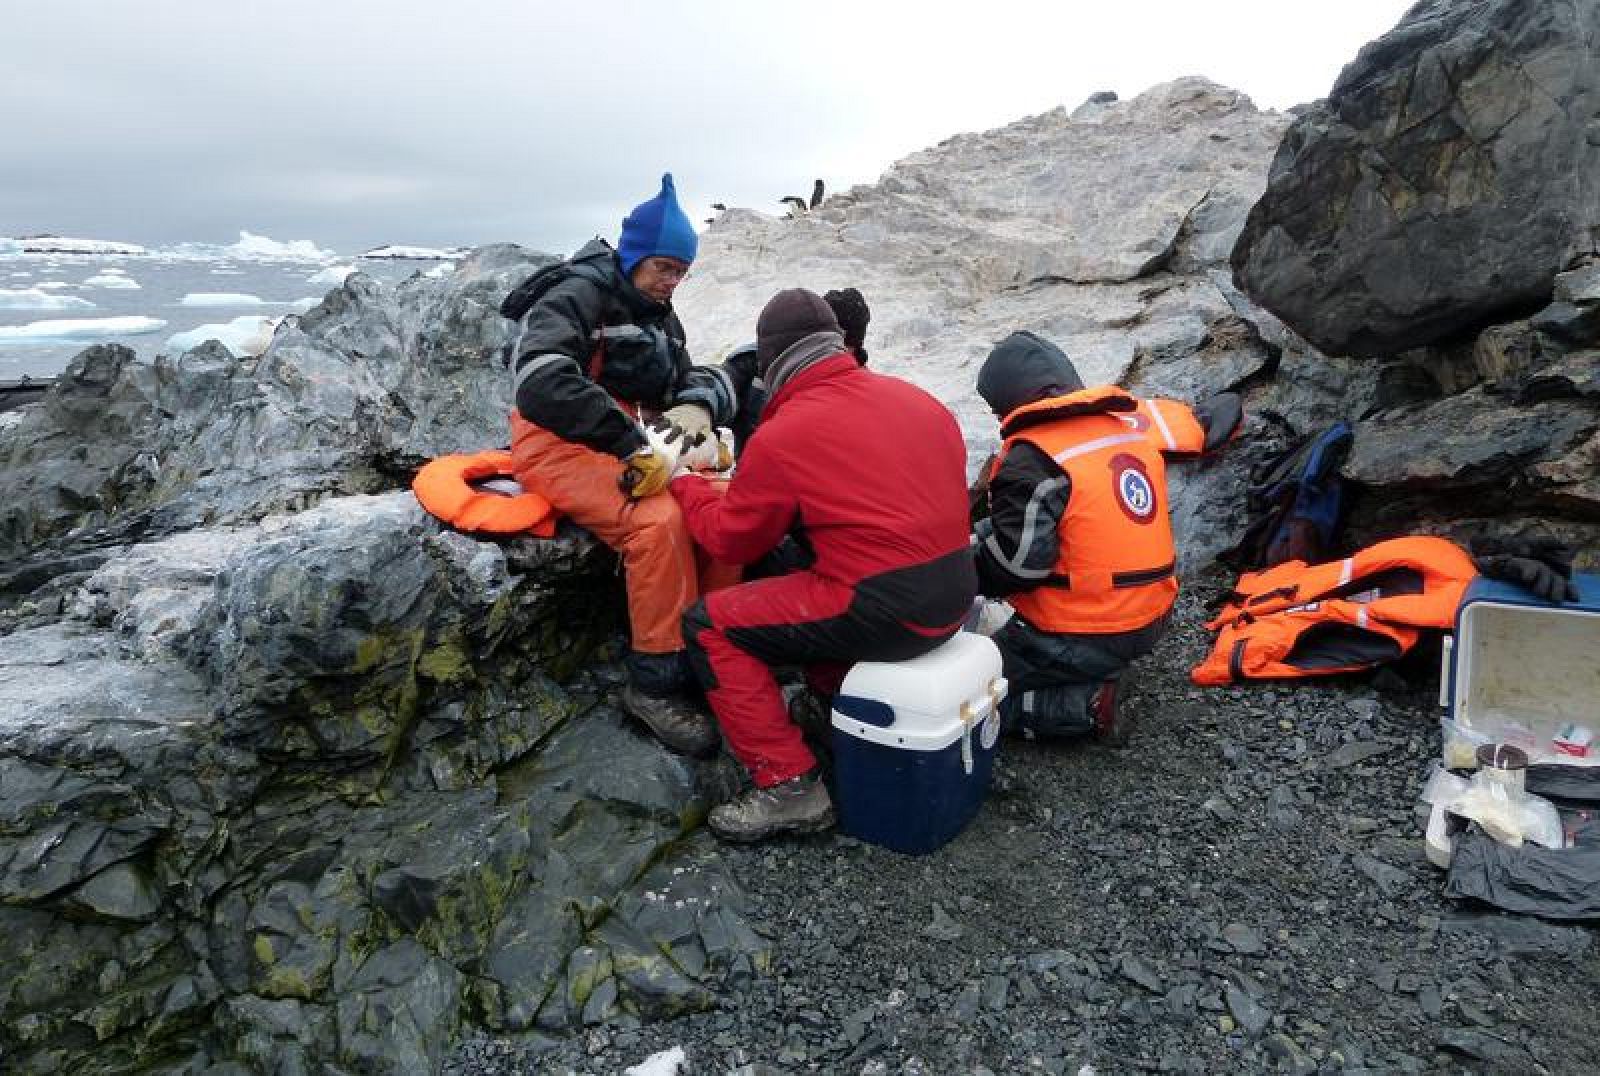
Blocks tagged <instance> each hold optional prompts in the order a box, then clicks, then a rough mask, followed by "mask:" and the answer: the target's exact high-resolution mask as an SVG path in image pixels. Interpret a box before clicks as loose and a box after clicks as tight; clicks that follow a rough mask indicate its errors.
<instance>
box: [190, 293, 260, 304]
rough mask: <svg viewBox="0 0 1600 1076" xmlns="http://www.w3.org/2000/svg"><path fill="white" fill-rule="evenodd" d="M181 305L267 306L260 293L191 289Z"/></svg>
mask: <svg viewBox="0 0 1600 1076" xmlns="http://www.w3.org/2000/svg"><path fill="white" fill-rule="evenodd" d="M178 305H179V306H265V305H266V300H265V299H263V298H261V296H259V295H242V294H240V293H239V292H236V291H191V292H190V293H189V294H187V295H185V296H184V297H183V298H182V299H179V300H178Z"/></svg>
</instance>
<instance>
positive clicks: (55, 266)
mask: <svg viewBox="0 0 1600 1076" xmlns="http://www.w3.org/2000/svg"><path fill="white" fill-rule="evenodd" d="M179 249H180V250H181V253H177V254H173V253H163V252H162V251H159V250H158V251H152V252H151V253H149V254H143V255H126V254H124V255H115V254H17V253H0V381H13V380H19V379H21V378H23V377H50V376H53V375H55V374H57V373H60V372H61V370H62V369H63V368H64V367H65V366H66V364H67V362H68V361H69V360H71V358H72V357H73V356H74V355H76V354H78V353H79V352H80V351H82V350H83V349H84V348H86V347H89V346H90V345H92V344H97V343H108V342H114V343H121V344H126V345H127V346H128V347H130V348H132V349H133V350H134V351H136V352H137V353H138V354H140V355H142V356H144V357H146V358H153V357H154V356H155V355H157V354H159V353H162V352H168V351H178V350H182V349H181V348H173V347H169V346H168V341H169V340H170V339H171V338H172V336H173V335H174V334H176V333H180V332H186V331H188V330H192V329H195V328H197V327H199V326H202V325H217V324H223V323H227V322H230V321H232V320H233V319H235V318H239V317H243V316H246V315H256V316H260V315H265V316H269V317H275V316H278V315H282V314H289V313H297V312H299V311H301V310H305V309H307V308H308V307H310V306H312V305H314V304H315V303H316V302H318V301H320V300H321V298H322V297H323V296H324V295H326V294H327V293H328V291H330V290H331V289H332V288H335V287H337V286H338V284H337V281H336V280H333V279H331V277H330V275H329V274H327V273H326V270H329V269H330V268H336V267H339V266H354V267H355V268H356V270H357V271H359V272H362V273H366V274H367V275H369V276H372V277H374V278H376V279H378V280H380V281H383V282H384V283H388V284H396V283H399V282H400V281H402V280H404V279H406V278H407V277H409V276H411V275H412V274H413V273H417V272H425V271H428V270H430V269H435V268H437V267H438V266H439V265H441V264H442V263H441V262H439V261H435V260H413V259H387V258H382V259H379V258H359V257H355V256H344V257H341V256H329V257H327V258H325V259H321V260H317V261H310V260H270V259H260V258H239V257H235V256H233V255H232V253H231V252H230V250H229V248H226V247H219V248H215V252H214V253H213V254H209V255H208V254H206V253H204V252H203V251H202V252H199V253H197V252H196V251H195V248H193V247H190V248H187V249H184V248H179ZM319 273H322V274H324V275H323V276H322V277H321V278H320V279H316V278H317V276H318V274H319ZM333 275H335V276H336V275H337V273H335V274H333ZM119 282H120V283H119ZM126 282H132V283H133V284H136V285H138V286H137V287H130V286H128V284H127V283H126ZM186 296H189V297H194V296H213V297H217V296H223V297H226V296H231V298H215V299H200V300H196V299H194V298H191V299H190V303H189V304H185V302H184V299H185V297H186ZM196 302H201V303H204V304H206V305H193V304H194V303H196ZM111 318H117V319H138V320H136V321H128V320H121V321H118V322H114V323H111V324H110V325H95V324H93V323H94V322H99V321H104V320H105V319H111ZM62 320H68V321H72V322H88V323H90V324H87V325H76V326H69V327H51V326H48V325H42V324H41V323H44V322H51V321H62ZM157 323H164V324H160V325H159V326H158V325H157Z"/></svg>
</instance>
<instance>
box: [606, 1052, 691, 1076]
mask: <svg viewBox="0 0 1600 1076" xmlns="http://www.w3.org/2000/svg"><path fill="white" fill-rule="evenodd" d="M688 1059H689V1057H688V1055H687V1054H685V1053H684V1052H683V1047H682V1046H674V1047H673V1048H672V1049H670V1050H662V1051H661V1052H660V1053H659V1054H651V1055H650V1056H649V1057H647V1058H645V1059H644V1060H643V1061H641V1062H639V1063H638V1064H637V1065H634V1066H632V1067H631V1068H626V1069H623V1070H622V1073H623V1076H678V1070H679V1069H680V1068H682V1067H683V1063H684V1062H685V1061H687V1060H688Z"/></svg>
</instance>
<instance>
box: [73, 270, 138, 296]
mask: <svg viewBox="0 0 1600 1076" xmlns="http://www.w3.org/2000/svg"><path fill="white" fill-rule="evenodd" d="M83 286H84V287H86V288H121V289H123V290H124V291H127V290H134V289H137V288H138V287H139V282H138V281H137V280H135V279H133V278H132V277H131V276H129V275H128V274H127V273H124V272H123V271H122V270H121V269H107V270H106V271H105V272H103V273H96V274H95V275H94V276H92V277H90V278H89V279H87V280H85V281H84V282H83Z"/></svg>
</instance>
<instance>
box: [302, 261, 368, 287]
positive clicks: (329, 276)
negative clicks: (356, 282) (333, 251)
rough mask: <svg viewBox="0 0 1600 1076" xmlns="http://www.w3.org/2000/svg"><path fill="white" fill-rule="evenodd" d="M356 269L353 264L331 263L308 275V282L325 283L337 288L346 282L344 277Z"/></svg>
mask: <svg viewBox="0 0 1600 1076" xmlns="http://www.w3.org/2000/svg"><path fill="white" fill-rule="evenodd" d="M355 271H356V267H355V266H353V265H330V266H328V267H327V268H326V269H322V270H319V271H317V272H315V273H312V274H311V275H310V276H308V277H306V283H307V284H325V285H327V286H328V287H330V288H336V287H338V286H339V285H340V284H343V283H344V278H345V277H347V276H349V275H350V274H351V273H353V272H355Z"/></svg>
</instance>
